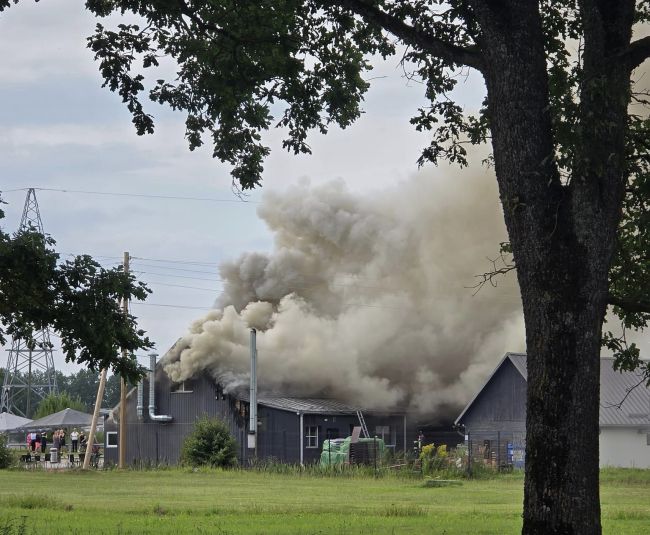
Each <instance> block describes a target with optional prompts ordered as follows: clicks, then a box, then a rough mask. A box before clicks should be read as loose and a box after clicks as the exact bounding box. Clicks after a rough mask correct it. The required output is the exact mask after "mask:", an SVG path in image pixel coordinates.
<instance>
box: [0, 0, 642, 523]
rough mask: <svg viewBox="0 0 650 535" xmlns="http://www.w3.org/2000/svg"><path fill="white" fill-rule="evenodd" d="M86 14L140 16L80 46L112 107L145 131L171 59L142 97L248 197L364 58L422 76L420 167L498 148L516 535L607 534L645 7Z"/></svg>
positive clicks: (624, 361)
mask: <svg viewBox="0 0 650 535" xmlns="http://www.w3.org/2000/svg"><path fill="white" fill-rule="evenodd" d="M2 5H5V6H7V5H9V0H0V6H2ZM86 5H87V7H88V8H89V9H90V10H91V11H92V12H94V13H95V14H97V15H99V16H106V15H109V14H111V13H113V12H115V11H121V12H123V13H124V12H133V13H135V14H137V15H138V16H139V17H141V18H142V20H143V23H142V24H133V23H125V24H122V25H120V26H119V27H118V28H116V29H115V30H110V29H107V28H104V27H103V26H102V25H98V26H97V31H96V33H95V35H94V36H93V37H92V38H91V39H90V46H91V47H92V49H93V50H94V51H95V53H96V58H97V60H98V61H99V65H100V70H101V73H102V75H103V77H104V79H105V82H106V85H107V86H108V87H109V88H110V89H111V90H113V91H118V92H119V94H120V95H121V96H122V98H123V100H124V102H125V103H126V105H127V106H128V109H129V110H130V111H131V112H132V114H133V122H134V124H135V126H136V128H137V131H138V132H139V133H141V134H142V133H147V132H152V131H153V127H154V125H153V119H152V117H151V116H150V115H149V114H148V113H146V112H145V110H144V108H143V105H142V102H141V95H142V92H143V91H145V83H144V76H143V74H142V72H143V71H142V69H150V68H155V67H156V66H157V65H158V60H159V57H160V56H171V57H173V58H174V59H175V60H176V62H177V64H178V76H177V77H176V78H175V79H174V80H171V81H166V80H163V79H158V80H157V81H155V82H154V83H153V88H152V89H151V90H150V91H149V97H150V98H151V99H152V100H154V101H155V102H158V103H161V104H168V105H170V106H171V107H173V108H175V109H181V110H185V111H186V112H187V120H186V127H187V131H186V136H187V139H188V141H189V144H190V148H195V147H197V146H199V145H201V144H202V143H203V142H204V140H205V139H206V138H207V139H209V140H210V142H211V143H212V144H213V146H214V156H215V157H217V158H219V159H220V160H222V161H224V162H228V163H230V164H232V166H233V172H232V174H233V178H234V180H235V182H236V184H237V185H238V186H240V187H241V188H243V189H247V188H253V187H255V186H258V185H259V184H260V183H261V177H262V172H263V160H264V157H265V156H266V155H267V154H268V152H269V150H268V148H267V147H266V146H264V144H263V143H262V133H263V131H264V130H266V129H268V128H269V127H270V126H272V125H273V124H274V123H275V124H277V125H278V126H280V127H282V128H283V129H284V130H285V132H286V134H287V135H286V139H285V142H284V145H285V147H286V148H287V149H289V150H292V151H294V152H296V153H300V152H303V153H308V152H310V149H309V145H308V144H307V135H308V133H309V131H310V130H314V129H315V130H318V131H320V132H326V131H327V129H328V126H329V125H330V124H332V123H334V124H338V125H340V126H342V127H345V126H347V125H349V124H350V123H351V122H353V121H354V120H356V119H357V118H358V117H359V114H360V103H361V101H362V97H363V94H364V92H365V91H366V90H367V88H368V83H367V82H366V81H365V80H364V78H363V73H364V72H365V71H368V70H369V69H370V68H371V65H370V62H371V60H372V57H373V56H375V55H381V56H384V57H386V56H389V55H392V54H396V53H400V54H403V61H404V65H405V66H406V68H407V69H411V70H412V74H413V75H414V76H418V77H420V78H421V79H422V81H423V82H424V88H425V92H426V96H427V97H428V99H429V100H430V105H429V106H428V107H425V108H422V109H419V110H417V111H416V113H415V116H414V118H413V119H411V122H412V123H413V124H414V126H415V127H416V128H417V129H420V130H426V131H430V132H431V139H432V140H431V143H430V145H429V146H428V147H426V148H425V149H424V151H423V154H422V158H421V162H420V163H424V162H425V161H432V162H434V163H435V162H437V161H438V160H439V159H440V158H447V159H449V160H451V161H453V162H458V163H460V164H461V165H464V164H466V163H467V162H466V151H465V149H464V143H465V142H470V143H481V142H484V141H486V140H488V139H489V141H490V142H491V144H492V150H493V163H494V167H495V171H496V176H497V180H498V184H499V192H500V198H501V202H502V205H503V212H504V218H505V222H506V226H507V229H508V233H509V237H510V243H509V244H508V246H507V247H508V250H509V251H511V252H512V255H513V258H514V262H515V264H516V267H517V277H518V280H519V285H520V289H521V297H522V303H523V310H524V317H525V323H526V341H527V351H528V403H527V446H526V448H527V450H526V480H525V499H524V527H523V531H524V533H540V534H541V533H543V534H550V533H575V534H578V533H589V534H593V533H599V532H600V531H601V527H600V505H599V496H598V411H599V373H598V372H599V355H600V346H601V341H602V325H603V319H604V316H605V312H606V310H607V306H608V304H613V305H615V311H616V312H618V313H619V314H620V315H621V317H622V318H623V321H624V323H625V325H626V327H636V328H638V327H641V326H643V325H645V322H646V321H647V319H648V315H647V314H648V312H649V311H650V307H649V306H648V296H647V292H648V285H647V284H645V285H644V283H647V281H648V253H647V246H648V240H647V233H648V230H647V213H648V210H647V209H648V180H647V173H648V141H647V140H648V127H649V126H650V125H649V124H648V121H647V119H646V118H645V116H644V115H643V113H640V114H639V113H637V114H632V113H630V111H629V105H630V101H631V98H632V96H633V84H632V83H631V80H632V76H633V73H634V71H635V69H636V68H637V67H639V65H641V64H642V62H644V61H645V59H646V58H647V56H648V55H649V54H650V39H648V38H644V39H639V40H636V41H632V27H633V25H634V24H640V23H644V22H646V21H647V19H648V10H649V5H648V2H647V0H639V1H638V2H636V3H635V2H634V1H633V0H579V1H578V2H575V1H562V2H551V1H548V0H546V1H533V0H487V1H480V0H448V1H446V2H441V1H436V0H410V1H397V0H264V1H259V2H251V1H248V0H87V2H86ZM131 20H132V19H131ZM466 68H469V69H473V70H475V71H478V72H479V73H480V74H481V75H482V77H483V79H484V81H485V85H486V88H487V98H486V100H485V102H484V103H483V107H482V108H481V111H480V112H479V113H478V114H476V115H475V116H467V115H466V114H465V113H464V112H463V110H462V108H461V107H460V106H459V105H458V104H457V103H455V102H453V101H451V100H449V98H448V97H447V95H448V94H449V91H450V90H451V89H452V88H453V87H454V85H455V84H456V81H457V77H456V76H455V75H456V74H457V73H458V71H459V70H461V69H466ZM637 100H639V101H641V102H642V103H643V100H644V99H643V97H642V96H641V97H639V96H637ZM281 106H284V109H283V111H282V112H281V115H280V117H279V118H274V117H272V115H271V109H273V110H277V109H280V107H281ZM623 215H624V216H625V217H624V218H623V219H622V216H623ZM643 218H645V220H644V219H643ZM644 221H645V223H644ZM437 231H438V229H431V232H437ZM619 238H620V239H619ZM610 276H611V281H612V282H611V285H610V282H609V277H610ZM606 342H607V343H608V345H610V346H611V347H613V348H614V349H616V350H617V351H618V352H619V353H620V355H621V359H620V361H619V362H620V364H621V365H624V366H627V367H634V366H636V365H638V364H639V361H638V352H637V351H636V350H635V348H634V347H627V346H626V345H625V340H624V339H623V338H620V337H615V336H613V335H612V336H609V337H607V339H606Z"/></svg>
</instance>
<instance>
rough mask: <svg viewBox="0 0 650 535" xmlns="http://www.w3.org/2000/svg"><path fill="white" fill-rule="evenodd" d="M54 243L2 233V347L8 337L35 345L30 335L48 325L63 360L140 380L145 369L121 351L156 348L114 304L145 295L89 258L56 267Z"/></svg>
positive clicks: (28, 234)
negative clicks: (56, 336) (121, 300)
mask: <svg viewBox="0 0 650 535" xmlns="http://www.w3.org/2000/svg"><path fill="white" fill-rule="evenodd" d="M0 203H2V201H1V200H0ZM3 217H4V213H3V212H2V210H0V220H2V218H3ZM54 245H55V242H54V240H53V239H52V238H51V237H49V236H44V235H43V234H40V233H39V232H37V231H36V230H35V229H32V228H28V229H23V230H21V231H19V232H17V233H15V234H13V235H10V234H7V233H5V232H3V231H2V229H0V343H2V344H4V343H5V342H6V339H7V335H8V336H9V337H12V338H21V339H24V340H26V341H27V345H28V346H30V345H33V346H36V344H37V343H40V342H37V341H36V339H37V338H38V337H35V336H34V334H35V333H36V332H38V331H39V330H41V329H44V328H48V327H49V328H52V329H54V330H55V331H56V333H57V334H58V336H59V337H60V339H61V346H62V349H63V353H64V355H65V360H66V362H71V363H78V364H83V365H84V366H87V367H88V368H89V370H91V371H89V372H87V373H91V374H92V371H97V370H100V369H103V368H107V369H108V368H111V369H112V370H113V371H114V372H115V373H116V374H118V375H120V376H124V377H126V378H128V379H131V380H137V379H138V378H139V377H141V376H142V375H143V374H144V369H143V368H142V367H141V366H138V364H137V361H136V360H135V359H133V358H131V357H130V356H127V357H126V358H124V357H123V356H122V354H121V350H122V349H126V350H127V351H128V352H129V354H130V353H132V352H134V351H137V350H138V349H147V348H150V347H152V346H153V344H152V343H151V341H150V340H149V339H148V338H147V337H146V336H145V333H144V331H142V330H140V329H138V326H137V323H136V318H135V317H134V316H132V315H130V314H124V313H123V312H122V309H121V308H120V304H119V301H120V299H122V298H126V299H131V298H133V299H138V300H144V299H146V297H147V295H148V293H149V290H148V289H147V287H146V286H145V285H144V284H142V283H140V282H138V281H137V280H136V279H135V277H134V276H133V275H132V274H130V273H125V272H124V270H123V268H122V266H119V267H117V268H111V269H105V268H103V267H102V266H101V265H100V264H99V263H97V262H96V261H94V260H93V259H92V258H91V257H90V256H87V255H81V256H76V257H74V258H71V259H69V260H66V261H64V262H60V261H59V255H58V253H56V251H55V250H54Z"/></svg>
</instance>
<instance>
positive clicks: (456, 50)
mask: <svg viewBox="0 0 650 535" xmlns="http://www.w3.org/2000/svg"><path fill="white" fill-rule="evenodd" d="M323 4H329V5H332V6H340V7H343V8H346V9H349V10H350V11H352V12H353V13H356V14H357V15H359V16H360V17H362V18H363V19H365V20H366V21H367V22H371V23H373V24H376V25H378V26H380V27H382V28H384V29H385V30H387V31H389V32H390V33H392V34H393V35H394V36H395V37H398V38H399V39H401V40H402V41H404V42H405V43H406V44H408V45H412V46H415V47H418V48H421V49H423V50H426V51H428V52H429V53H431V54H432V55H434V56H436V57H439V58H441V59H443V60H445V61H448V62H450V63H458V64H460V65H467V66H468V67H473V68H474V69H476V70H478V71H481V70H482V68H483V58H482V56H481V54H480V53H479V51H478V49H477V48H475V47H471V48H463V47H460V46H455V45H452V44H450V43H448V42H446V41H443V40H442V39H439V38H437V37H435V36H434V35H431V34H428V33H424V32H421V31H419V30H417V29H416V28H414V27H413V26H409V25H408V24H406V23H404V22H403V21H401V20H399V19H397V18H395V17H393V16H391V15H390V14H388V13H386V12H385V11H382V10H381V9H379V8H377V7H375V6H373V5H370V4H369V3H367V2H366V1H364V0H323Z"/></svg>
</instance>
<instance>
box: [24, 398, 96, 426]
mask: <svg viewBox="0 0 650 535" xmlns="http://www.w3.org/2000/svg"><path fill="white" fill-rule="evenodd" d="M65 409H74V410H77V411H81V412H85V411H87V410H88V408H87V407H86V406H85V405H84V404H83V403H82V402H81V400H80V399H79V398H78V397H76V398H73V397H71V396H70V395H69V394H68V393H67V392H61V393H60V394H48V395H47V396H45V397H44V398H43V399H42V400H41V402H40V403H39V404H38V408H37V409H36V412H35V413H34V416H33V419H34V420H38V419H39V418H43V417H44V416H48V415H50V414H54V413H55V412H59V411H62V410H65Z"/></svg>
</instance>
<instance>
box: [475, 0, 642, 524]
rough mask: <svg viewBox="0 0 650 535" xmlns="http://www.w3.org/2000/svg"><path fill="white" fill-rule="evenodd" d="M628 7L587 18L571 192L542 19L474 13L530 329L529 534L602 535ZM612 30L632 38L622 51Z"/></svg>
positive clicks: (531, 7)
mask: <svg viewBox="0 0 650 535" xmlns="http://www.w3.org/2000/svg"><path fill="white" fill-rule="evenodd" d="M596 3H597V2H596ZM602 3H603V4H606V5H607V6H610V4H609V3H608V2H602ZM585 4H589V2H586V1H585V2H583V6H582V7H583V9H585ZM623 4H625V6H624V7H625V9H619V8H618V7H615V8H612V7H611V6H610V7H608V9H609V12H607V13H601V12H600V11H599V10H601V9H602V6H600V4H598V6H597V7H593V6H591V7H593V11H594V12H593V13H590V14H589V17H591V18H589V17H588V16H586V15H585V22H584V26H585V36H586V37H585V51H584V54H585V55H584V68H585V82H584V83H583V86H582V88H581V89H582V92H581V95H580V97H581V112H582V120H581V126H582V130H583V131H584V134H582V135H580V136H578V135H577V136H576V137H577V142H576V149H575V153H576V162H575V165H574V168H573V169H572V176H571V180H570V181H563V180H562V179H561V178H560V176H559V171H558V169H557V167H556V165H555V162H554V150H555V149H554V140H553V128H552V122H551V116H550V111H549V110H550V106H549V96H548V95H549V82H548V76H547V71H546V69H547V65H546V55H545V51H544V38H543V33H542V24H541V19H540V15H539V6H538V5H537V4H536V3H535V2H529V1H526V0H510V1H508V0H506V1H505V2H473V6H474V10H475V13H476V15H477V18H478V20H479V23H480V27H481V43H480V45H481V46H480V48H481V49H482V50H483V53H484V65H485V68H484V70H483V74H484V76H485V81H486V86H487V90H488V113H489V119H490V128H491V131H492V144H493V149H494V160H495V170H496V174H497V180H498V183H499V193H500V198H501V202H502V205H503V211H504V218H505V222H506V226H507V229H508V234H509V237H510V243H511V245H512V250H513V255H514V259H515V263H516V265H517V276H518V280H519V286H520V288H521V297H522V304H523V310H524V318H525V324H526V344H527V353H528V380H527V382H528V397H527V416H526V479H525V487H524V525H523V533H524V534H527V535H528V534H531V535H532V534H536V535H537V534H539V535H542V534H543V535H551V534H572V535H578V534H585V535H587V534H588V535H594V534H596V535H597V534H599V533H601V525H600V501H599V481H598V476H599V474H598V464H599V452H598V416H599V386H600V373H599V366H600V340H601V329H602V322H603V318H604V315H605V311H606V298H607V290H608V271H609V265H610V262H611V258H612V256H613V252H614V248H615V243H616V229H617V225H618V221H619V218H620V206H621V200H622V195H623V191H624V177H623V175H624V173H623V169H624V164H623V161H624V154H625V150H624V139H625V128H626V124H625V120H626V117H627V109H626V107H627V102H628V99H629V94H628V92H629V72H628V73H627V74H626V73H625V69H624V68H620V69H619V68H618V67H617V66H612V64H611V63H607V62H606V61H604V60H605V58H606V56H607V53H608V52H612V50H609V51H608V50H607V47H612V45H613V44H614V48H616V47H618V48H619V49H620V47H621V46H624V43H625V41H626V39H627V42H629V33H628V34H626V31H625V29H624V28H625V25H626V24H627V22H628V20H627V19H628V18H629V17H627V12H626V9H627V8H628V7H629V4H630V2H629V0H624V1H622V2H621V3H620V4H618V3H613V4H612V5H623ZM632 6H633V2H632ZM617 10H618V11H617ZM605 11H606V10H605ZM594 13H595V14H594ZM617 17H618V18H617ZM626 17H627V18H626ZM619 19H620V20H619ZM617 21H618V22H620V21H622V24H621V26H620V27H619V28H618V29H616V23H617ZM629 22H630V24H631V19H630V20H629ZM608 25H610V26H611V28H614V30H615V31H619V32H622V34H621V36H618V37H620V38H619V39H616V37H617V36H616V35H615V36H612V31H610V26H608ZM614 52H615V51H614ZM605 65H609V67H606V68H604V66H605ZM626 76H627V78H626ZM592 82H593V83H592ZM603 88H605V89H603Z"/></svg>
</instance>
